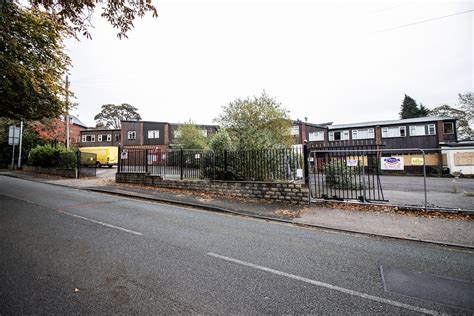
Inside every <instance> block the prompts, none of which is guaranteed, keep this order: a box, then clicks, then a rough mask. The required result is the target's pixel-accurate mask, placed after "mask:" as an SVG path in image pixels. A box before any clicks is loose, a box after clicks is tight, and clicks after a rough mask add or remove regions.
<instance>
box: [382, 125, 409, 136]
mask: <svg viewBox="0 0 474 316" xmlns="http://www.w3.org/2000/svg"><path fill="white" fill-rule="evenodd" d="M381 130H382V138H396V137H406V136H407V129H406V126H392V127H389V126H387V127H382V129H381ZM402 131H403V132H404V135H402Z"/></svg>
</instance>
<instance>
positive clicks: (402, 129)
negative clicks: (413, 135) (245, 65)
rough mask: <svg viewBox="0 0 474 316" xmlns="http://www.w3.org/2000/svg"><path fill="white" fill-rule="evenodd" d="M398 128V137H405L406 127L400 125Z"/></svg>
mask: <svg viewBox="0 0 474 316" xmlns="http://www.w3.org/2000/svg"><path fill="white" fill-rule="evenodd" d="M399 130H400V137H405V136H406V135H407V128H406V126H400V127H399Z"/></svg>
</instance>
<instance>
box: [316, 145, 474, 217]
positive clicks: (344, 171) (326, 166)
mask: <svg viewBox="0 0 474 316" xmlns="http://www.w3.org/2000/svg"><path fill="white" fill-rule="evenodd" d="M447 151H450V149H449V148H447V149H446V148H443V149H421V148H403V149H385V148H383V149H381V148H378V149H377V148H373V149H370V148H366V149H318V150H311V151H310V152H309V154H308V162H309V173H308V176H307V184H308V187H309V189H310V198H311V199H312V200H359V201H361V202H371V203H373V202H381V203H389V204H390V205H396V206H405V207H416V208H423V209H453V210H459V209H461V210H474V180H473V179H472V178H462V177H458V176H455V177H453V176H452V175H450V173H451V174H452V173H453V170H449V169H448V168H447V161H446V159H447V157H446V155H447V154H446V152H447ZM467 163H469V162H467ZM472 165H474V162H471V167H472Z"/></svg>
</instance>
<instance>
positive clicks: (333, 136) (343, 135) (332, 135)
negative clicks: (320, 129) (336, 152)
mask: <svg viewBox="0 0 474 316" xmlns="http://www.w3.org/2000/svg"><path fill="white" fill-rule="evenodd" d="M329 140H330V141H335V140H349V131H342V132H329Z"/></svg>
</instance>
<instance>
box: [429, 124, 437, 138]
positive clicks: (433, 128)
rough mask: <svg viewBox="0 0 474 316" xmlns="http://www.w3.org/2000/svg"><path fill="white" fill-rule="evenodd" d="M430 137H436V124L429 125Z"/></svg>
mask: <svg viewBox="0 0 474 316" xmlns="http://www.w3.org/2000/svg"><path fill="white" fill-rule="evenodd" d="M428 135H436V126H435V125H434V124H429V125H428Z"/></svg>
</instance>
